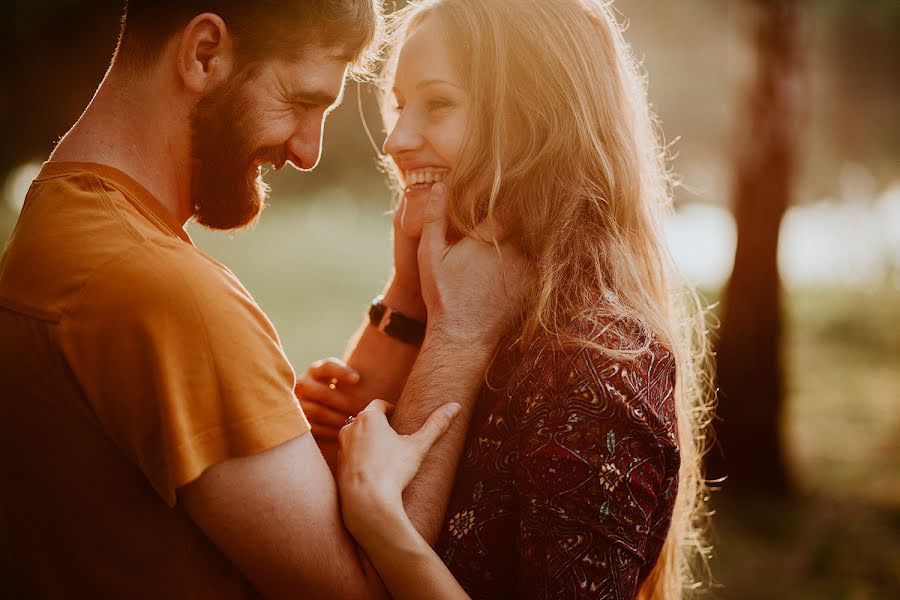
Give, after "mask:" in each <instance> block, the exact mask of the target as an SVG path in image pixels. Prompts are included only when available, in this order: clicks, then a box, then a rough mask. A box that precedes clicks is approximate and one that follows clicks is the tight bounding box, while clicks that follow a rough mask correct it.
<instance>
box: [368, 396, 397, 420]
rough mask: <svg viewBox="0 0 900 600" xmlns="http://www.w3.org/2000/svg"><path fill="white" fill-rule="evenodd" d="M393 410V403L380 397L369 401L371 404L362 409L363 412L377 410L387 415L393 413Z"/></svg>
mask: <svg viewBox="0 0 900 600" xmlns="http://www.w3.org/2000/svg"><path fill="white" fill-rule="evenodd" d="M393 410H394V405H393V404H391V403H390V402H388V401H387V400H381V399H380V398H376V399H375V400H372V401H371V402H369V404H368V405H367V406H366V407H365V408H364V409H362V412H366V411H375V412H380V413H381V414H383V415H385V416H387V415H389V414H391V412H392V411H393Z"/></svg>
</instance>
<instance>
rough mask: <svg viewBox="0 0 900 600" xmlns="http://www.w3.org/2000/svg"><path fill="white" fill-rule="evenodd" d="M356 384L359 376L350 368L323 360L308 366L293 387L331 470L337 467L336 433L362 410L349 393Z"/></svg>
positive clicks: (338, 362)
mask: <svg viewBox="0 0 900 600" xmlns="http://www.w3.org/2000/svg"><path fill="white" fill-rule="evenodd" d="M357 383H359V373H357V372H356V371H355V370H354V369H353V368H351V367H349V366H347V365H346V364H344V361H342V360H340V359H338V358H326V359H323V360H318V361H316V362H314V363H313V364H311V365H310V366H309V368H308V369H307V370H306V372H305V373H303V374H302V375H300V377H299V378H297V384H296V386H295V387H294V394H295V395H296V396H297V399H298V400H299V401H300V406H301V407H302V408H303V413H304V414H305V415H306V418H307V419H308V420H309V424H310V431H311V432H312V434H313V437H314V438H315V440H316V444H318V446H319V450H320V451H321V452H322V455H323V456H324V457H325V462H327V463H328V465H329V466H330V467H331V468H332V470H334V467H335V466H336V465H337V451H338V443H337V442H338V432H339V431H340V430H341V427H343V426H344V425H345V424H346V423H347V418H348V417H350V416H351V415H356V413H358V412H359V411H360V409H361V408H363V406H362V403H361V402H360V401H359V400H357V399H356V397H355V396H354V395H353V393H352V392H353V390H354V386H355V385H356V384H357Z"/></svg>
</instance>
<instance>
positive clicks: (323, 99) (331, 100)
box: [291, 90, 344, 106]
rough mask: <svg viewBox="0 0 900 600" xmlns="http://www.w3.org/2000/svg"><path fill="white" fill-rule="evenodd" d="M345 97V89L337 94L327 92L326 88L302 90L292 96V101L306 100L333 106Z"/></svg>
mask: <svg viewBox="0 0 900 600" xmlns="http://www.w3.org/2000/svg"><path fill="white" fill-rule="evenodd" d="M343 97H344V90H341V92H340V94H339V95H337V96H335V95H334V94H332V93H330V92H326V91H325V90H300V91H299V92H296V93H295V94H293V95H292V96H291V102H294V103H298V102H306V103H308V104H315V105H317V106H331V105H332V104H335V103H337V102H339V101H340V100H342V99H343Z"/></svg>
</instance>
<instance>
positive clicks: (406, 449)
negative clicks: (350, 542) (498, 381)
mask: <svg viewBox="0 0 900 600" xmlns="http://www.w3.org/2000/svg"><path fill="white" fill-rule="evenodd" d="M390 409H391V405H390V404H388V403H387V402H385V401H384V400H373V401H372V402H371V403H370V404H369V405H368V406H367V407H366V408H365V409H364V410H363V411H362V412H360V413H359V414H358V415H357V416H356V419H355V420H354V421H353V422H352V423H350V424H348V425H347V426H345V427H344V428H343V429H341V431H340V435H339V440H340V453H339V454H338V469H337V482H338V488H339V490H340V497H341V510H342V512H343V516H344V524H345V525H346V526H347V529H348V530H349V531H350V533H352V534H353V536H354V537H356V538H357V540H359V541H360V543H362V544H363V545H366V544H367V543H374V542H377V541H378V540H383V539H385V538H387V537H390V536H391V532H392V531H394V530H395V529H396V527H397V524H398V523H401V522H404V521H406V513H405V511H404V509H403V498H402V494H403V490H404V489H406V486H407V485H409V482H410V481H412V479H413V477H415V475H416V472H417V471H418V470H419V467H420V466H421V464H422V460H423V459H424V458H425V455H426V454H427V453H428V451H429V450H430V449H431V446H432V445H433V444H434V443H435V442H436V441H437V440H438V439H439V438H440V437H441V436H442V435H443V434H444V432H446V431H447V429H448V428H449V427H450V424H451V423H452V422H453V419H454V418H455V417H456V415H457V414H458V413H459V410H460V405H459V404H457V403H455V402H453V403H450V404H445V405H443V406H441V407H439V408H437V409H436V410H435V411H434V412H432V413H431V415H430V416H429V417H428V419H427V420H426V421H425V423H424V424H423V425H422V427H421V428H420V429H419V430H418V431H417V432H415V433H413V434H411V435H399V434H398V433H396V432H395V431H394V430H393V429H392V428H391V426H390V424H389V423H388V420H387V413H388V412H389V411H390Z"/></svg>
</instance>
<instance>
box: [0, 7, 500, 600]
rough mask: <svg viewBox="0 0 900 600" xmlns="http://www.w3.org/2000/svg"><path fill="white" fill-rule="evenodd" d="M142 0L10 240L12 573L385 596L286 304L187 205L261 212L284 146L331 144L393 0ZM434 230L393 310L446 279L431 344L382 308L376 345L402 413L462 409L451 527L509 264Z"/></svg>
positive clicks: (217, 213)
mask: <svg viewBox="0 0 900 600" xmlns="http://www.w3.org/2000/svg"><path fill="white" fill-rule="evenodd" d="M129 4H130V5H129V7H128V10H127V13H126V16H125V18H124V19H123V28H122V33H121V36H120V42H119V46H118V48H117V50H116V54H115V56H114V58H113V61H112V64H111V66H110V69H109V71H108V72H107V74H106V76H105V78H104V80H103V81H102V83H101V84H100V86H99V88H98V90H97V92H96V94H95V96H94V98H93V99H92V101H91V103H90V104H89V106H88V107H87V109H86V110H85V112H84V114H83V115H82V116H81V118H80V119H79V120H78V122H77V123H76V124H75V125H74V126H73V127H72V129H71V130H70V131H69V132H68V133H67V134H66V135H65V136H64V137H63V138H62V140H61V141H60V142H59V144H58V146H57V147H56V149H55V151H54V152H53V154H52V155H51V157H50V159H49V160H48V162H46V163H45V165H44V167H43V169H42V171H41V173H40V175H39V176H38V177H37V178H36V179H35V181H34V182H33V184H32V186H31V188H30V189H29V191H28V195H27V197H26V199H25V203H24V208H23V209H22V212H21V215H20V217H19V222H18V224H17V226H16V229H15V232H14V234H13V235H12V237H11V238H10V241H9V243H8V245H7V248H6V250H5V252H4V255H3V258H2V262H0V332H2V335H0V389H2V390H3V392H2V396H0V414H2V418H0V476H2V478H3V487H4V491H3V495H2V512H3V515H4V517H5V520H6V524H5V526H4V529H5V530H6V536H7V538H8V541H9V543H10V546H11V550H12V555H13V561H14V564H13V566H12V567H13V569H12V570H13V574H14V578H15V582H14V585H15V589H14V590H12V595H13V596H14V597H20V596H25V597H47V598H60V597H73V596H74V597H121V598H140V597H147V598H187V597H191V598H197V597H209V598H246V597H257V596H258V595H264V596H267V597H295V596H299V597H310V598H311V597H328V598H370V597H382V596H383V595H384V590H383V587H382V584H381V582H380V580H379V578H378V576H377V574H376V573H375V572H374V570H373V569H372V568H371V566H370V565H369V563H368V561H367V559H366V557H365V556H364V555H363V554H362V553H361V552H360V551H359V550H358V547H357V546H356V544H355V543H354V541H353V540H352V538H351V537H350V536H349V535H348V534H347V531H346V530H345V528H344V527H343V524H342V522H341V518H340V510H339V505H338V501H337V494H336V487H335V483H334V479H333V478H332V475H331V473H330V471H329V469H328V467H327V466H326V463H325V461H324V460H323V458H322V455H321V453H320V452H319V450H318V448H317V447H316V444H315V442H314V441H313V439H312V436H311V435H309V424H308V422H307V420H306V418H305V416H304V414H303V412H302V410H301V408H300V406H299V404H298V402H297V399H296V397H295V395H294V387H295V377H294V371H293V369H292V367H291V365H290V364H289V363H288V361H287V359H286V357H285V355H284V352H283V350H282V347H281V344H280V342H279V339H278V336H277V335H276V332H275V330H274V328H273V326H272V324H271V323H270V322H269V320H268V319H267V318H266V316H265V315H264V314H263V312H262V311H261V310H260V308H259V307H258V306H257V304H256V303H255V302H254V301H253V299H252V297H251V296H250V294H249V293H248V292H247V290H246V289H245V288H244V287H243V286H242V285H241V284H240V282H239V281H238V280H237V278H236V277H235V276H234V275H233V274H232V273H231V272H230V271H229V270H228V269H227V268H225V267H224V266H223V265H221V264H219V263H218V262H216V261H215V260H213V259H212V258H210V257H208V256H206V255H205V254H203V253H202V252H201V251H199V250H198V249H197V248H196V247H194V246H193V244H192V243H191V240H190V238H189V237H188V235H187V234H186V233H185V231H184V229H183V226H184V223H185V222H186V221H187V220H189V219H191V218H193V219H195V220H196V221H197V222H199V223H201V224H203V225H206V226H208V227H211V228H215V229H234V228H239V227H242V226H245V225H247V224H249V223H252V222H253V221H254V220H255V219H257V217H258V216H259V213H260V210H261V208H262V206H263V202H264V199H265V193H266V187H265V185H264V184H263V183H262V181H261V177H260V168H261V167H262V166H263V165H265V164H267V163H268V164H272V165H273V166H274V167H275V168H281V167H282V166H284V165H286V164H290V165H293V166H294V167H296V168H297V169H300V170H309V169H312V168H313V167H315V166H316V164H317V163H318V161H319V156H320V151H321V146H322V142H321V140H322V131H323V125H324V122H325V118H326V116H327V114H328V113H329V111H330V110H331V109H332V108H333V107H334V106H335V105H336V104H337V103H338V102H339V101H340V98H341V96H342V90H343V84H344V79H345V76H346V75H347V73H348V71H350V70H352V69H358V68H361V66H362V65H364V63H365V62H366V60H367V58H368V57H369V55H370V50H371V48H372V47H373V41H375V40H377V38H378V37H379V23H380V15H379V12H378V3H377V2H376V1H374V0H267V1H265V2H263V1H260V2H242V1H238V0H207V1H204V2H201V1H199V0H182V1H179V2H173V1H164V2H150V1H149V0H131V2H130V3H129ZM433 199H434V198H433ZM439 200H440V199H439V198H438V199H437V200H436V202H437V201H439ZM432 215H433V218H435V219H441V218H442V216H441V214H440V213H439V212H438V213H434V212H432ZM335 235H340V232H335ZM395 243H404V244H407V246H406V248H407V250H408V248H409V247H410V246H409V244H411V243H412V241H411V240H399V241H395ZM415 243H418V244H419V245H418V254H417V253H416V250H415V246H414V245H413V246H412V247H413V251H412V252H411V253H410V252H409V251H406V252H400V253H398V256H406V257H407V259H405V260H403V261H399V262H398V264H396V265H395V276H394V279H393V280H392V282H391V283H390V284H389V285H388V288H387V289H386V293H385V295H384V298H383V300H382V301H381V305H380V308H381V310H382V313H383V312H384V311H385V310H387V309H390V312H392V313H393V314H395V315H396V314H398V313H403V312H406V313H413V312H415V311H417V310H418V311H419V318H420V319H421V318H423V317H424V314H421V311H422V308H423V307H424V304H423V301H422V299H423V297H424V298H430V299H431V300H430V301H429V302H430V305H429V306H427V307H425V308H427V309H428V325H429V327H428V332H427V333H426V334H425V342H424V343H422V345H421V350H420V349H419V344H420V343H421V339H420V337H419V336H416V335H412V336H411V335H409V332H408V331H407V332H405V333H404V332H402V331H401V332H399V333H398V332H396V331H395V332H393V333H392V331H391V330H390V329H389V328H385V327H376V326H375V325H377V324H370V325H368V326H366V327H365V329H364V330H363V333H362V335H361V336H360V337H359V339H358V341H357V342H356V347H355V350H354V352H355V355H356V356H357V357H359V361H358V362H360V363H361V364H366V365H368V366H369V368H368V370H367V371H366V373H363V381H361V382H360V385H363V386H367V387H366V393H367V394H368V395H369V397H388V396H389V393H388V392H391V391H392V390H393V393H395V394H400V392H399V390H401V389H402V390H403V392H402V394H401V395H400V397H399V402H398V404H397V409H396V413H395V415H394V418H393V421H392V422H398V423H402V424H403V428H405V430H406V431H407V432H409V431H415V430H417V429H419V428H420V427H422V428H423V429H428V428H430V431H431V432H432V435H433V437H434V438H437V437H438V436H440V435H441V434H442V433H443V432H444V431H445V430H448V427H449V432H448V433H447V434H446V435H444V436H443V437H442V438H441V439H440V440H439V441H438V443H437V444H436V445H435V446H434V448H433V450H432V455H433V456H434V460H430V461H426V463H425V465H424V466H423V468H422V470H421V472H420V474H419V476H418V477H417V478H416V480H415V481H414V482H413V484H411V485H410V487H409V488H408V490H407V511H408V513H409V515H410V517H411V519H412V520H413V522H414V523H415V524H416V526H417V528H419V530H420V531H421V532H422V533H423V535H424V536H425V537H426V539H430V540H432V541H434V539H435V538H436V536H437V531H438V529H439V527H440V523H441V520H442V518H443V507H444V506H445V505H446V495H447V493H448V492H449V482H451V481H452V479H453V473H454V471H455V465H456V460H457V459H458V455H459V452H460V448H461V446H462V441H463V437H464V433H465V419H461V418H459V417H457V419H456V421H455V422H454V423H453V424H452V426H451V425H450V421H451V420H452V414H453V411H452V410H451V409H450V408H447V406H448V405H449V403H452V402H459V403H460V404H463V406H464V408H466V409H467V411H468V409H469V408H470V407H469V406H468V405H467V404H466V403H467V402H471V401H470V400H467V398H473V397H474V396H475V394H474V391H475V390H476V389H477V387H478V384H479V383H480V379H481V376H482V374H483V372H484V369H483V366H484V365H485V364H486V362H487V360H488V358H489V355H490V351H491V345H492V342H491V340H478V342H479V343H473V340H477V338H478V335H483V334H482V333H480V332H483V331H489V330H494V329H497V328H491V327H489V326H486V323H488V324H489V323H490V321H491V320H496V319H501V318H505V317H504V315H502V314H497V313H498V311H496V310H494V309H493V308H492V307H491V306H490V303H488V302H486V301H485V300H484V298H486V297H487V295H489V294H492V293H493V291H492V290H494V291H496V287H497V286H498V285H501V284H500V283H499V281H500V279H501V278H500V277H499V276H497V272H498V271H497V270H496V265H495V264H494V263H492V262H490V260H489V259H488V258H486V257H490V256H491V253H489V252H488V253H485V252H482V251H481V250H483V248H479V247H478V245H477V243H476V242H473V241H472V240H463V241H461V242H458V243H455V244H452V247H451V245H450V244H448V243H447V241H446V239H445V235H441V236H433V237H432V238H431V239H425V237H424V236H423V238H422V240H421V242H418V241H416V242H415ZM423 249H424V250H423ZM479 261H481V262H482V263H485V264H479ZM420 281H421V282H422V283H421V284H420ZM426 304H427V303H426ZM500 312H502V311H500ZM410 318H411V319H412V317H410ZM413 320H414V319H413ZM481 342H483V343H481ZM413 362H415V366H414V367H413V369H412V373H411V374H410V375H409V382H408V384H407V385H406V386H405V387H404V385H403V382H404V381H405V378H406V376H407V374H408V373H409V368H410V365H411V364H412V363H413ZM392 399H393V398H392ZM442 407H443V408H442ZM454 408H455V407H454ZM467 411H463V412H464V413H466V412H467ZM461 414H463V413H461ZM429 415H432V416H431V418H430V419H428V420H426V418H428V416H429ZM423 424H424V425H423ZM7 591H9V590H7Z"/></svg>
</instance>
